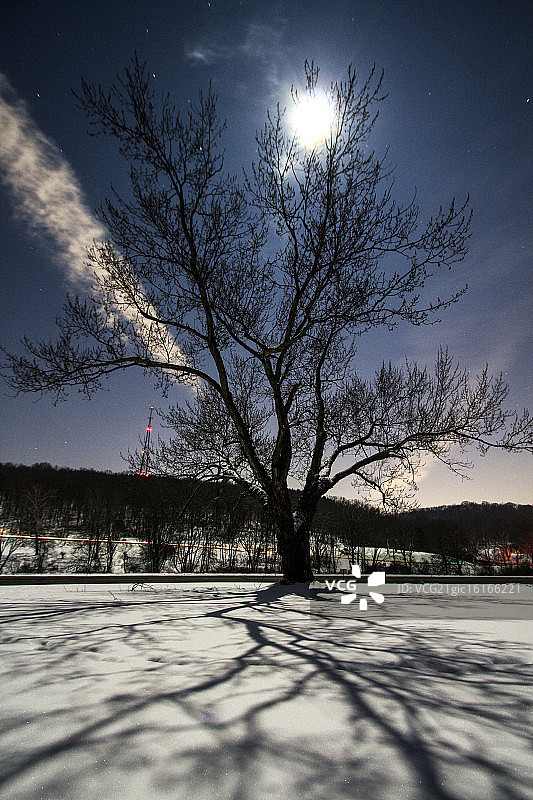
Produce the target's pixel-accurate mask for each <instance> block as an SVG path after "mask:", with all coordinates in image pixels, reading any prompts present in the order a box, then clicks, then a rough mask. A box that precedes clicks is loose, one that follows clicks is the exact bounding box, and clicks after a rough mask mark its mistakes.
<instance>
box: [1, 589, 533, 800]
mask: <svg viewBox="0 0 533 800" xmlns="http://www.w3.org/2000/svg"><path fill="white" fill-rule="evenodd" d="M156 594H157V596H154V592H153V591H149V590H148V589H146V590H141V591H137V592H130V593H126V592H123V593H122V594H118V593H117V594H115V595H113V596H112V597H111V598H110V597H109V594H106V593H105V591H104V590H102V599H101V600H100V601H98V600H97V599H95V597H94V596H93V595H91V597H87V599H86V600H85V601H84V599H83V598H72V599H71V598H70V597H69V598H68V601H63V602H62V603H56V604H54V603H53V602H52V601H50V602H48V603H47V604H46V605H45V606H44V607H42V608H36V607H35V605H33V606H32V604H31V602H27V603H26V604H24V605H19V606H17V607H16V608H13V613H12V614H11V615H10V614H9V612H6V613H5V615H4V624H3V626H2V631H1V632H2V639H1V642H0V646H1V647H2V653H3V665H4V666H3V667H2V672H1V680H2V685H3V688H4V691H5V694H4V697H5V700H4V703H3V706H4V708H3V711H4V713H3V720H4V722H3V726H2V733H1V736H0V746H1V748H2V753H3V756H4V758H3V763H4V766H3V767H2V768H1V770H0V796H1V797H2V798H3V800H8V798H9V800H11V799H12V800H22V799H24V800H37V798H54V800H61V799H62V798H67V797H71V796H75V797H77V798H79V800H84V798H87V799H88V798H91V800H92V799H93V798H95V800H97V799H98V798H113V800H115V799H116V800H120V799H121V798H123V797H124V798H129V799H131V800H134V799H135V798H137V797H151V798H153V800H159V798H162V799H163V798H178V797H187V798H190V800H195V799H196V798H198V799H200V798H201V800H205V799H206V798H209V797H212V796H217V797H221V798H227V800H263V798H266V797H268V796H270V794H272V795H273V796H276V797H277V798H278V799H279V800H281V799H282V798H283V799H284V798H291V800H295V798H300V797H301V798H309V799H311V800H314V798H317V799H318V798H321V799H322V798H325V797H329V798H335V800H344V798H346V799H347V798H350V800H353V798H359V797H360V798H372V799H373V800H382V799H383V800H384V799H385V798H391V800H392V798H395V799H396V800H403V798H405V799H406V800H407V799H409V800H411V799H413V800H415V798H416V800H464V799H465V798H479V797H483V798H484V799H486V800H491V799H492V798H494V800H496V798H498V800H525V799H526V798H531V797H533V793H532V792H531V785H530V783H529V782H528V776H527V774H526V770H527V768H528V766H529V762H528V757H530V755H531V750H532V748H533V734H532V731H531V705H532V703H531V696H530V695H529V696H528V694H527V691H528V689H527V687H528V685H530V682H531V674H532V669H531V663H528V660H529V662H530V661H531V657H530V656H529V658H528V654H527V652H526V651H525V648H524V646H520V645H516V644H512V643H508V642H501V641H490V640H487V639H486V638H485V637H484V636H483V634H482V633H480V635H479V636H477V637H476V636H472V634H471V633H467V632H461V631H458V630H454V629H453V627H454V626H453V623H451V622H450V623H449V624H439V625H437V624H433V623H431V622H429V621H426V622H425V624H424V626H420V625H417V624H416V622H412V621H410V622H406V621H403V620H393V619H388V618H387V617H386V616H385V615H383V616H379V615H378V614H377V613H376V614H374V615H373V616H372V615H367V616H365V615H364V614H361V613H360V612H358V611H357V610H354V611H353V614H352V616H350V617H346V616H345V617H344V618H338V617H337V616H335V614H334V613H333V612H334V610H335V609H338V607H339V604H338V598H336V597H334V596H331V597H330V598H328V599H326V601H324V598H323V597H322V601H323V602H315V601H316V600H317V599H320V597H319V595H318V594H317V593H316V591H315V590H314V589H311V590H309V588H308V587H307V586H306V585H296V586H281V585H279V584H271V585H269V586H268V587H267V588H262V587H254V586H251V585H249V584H245V585H244V586H241V587H237V588H233V587H225V586H221V585H217V586H216V587H209V586H205V587H192V586H191V587H188V588H186V589H180V590H179V591H178V590H176V589H172V590H170V589H161V590H158V591H157V593H156ZM328 600H329V605H328Z"/></svg>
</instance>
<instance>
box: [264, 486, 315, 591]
mask: <svg viewBox="0 0 533 800" xmlns="http://www.w3.org/2000/svg"><path fill="white" fill-rule="evenodd" d="M270 513H271V516H272V522H273V527H274V533H275V535H276V542H277V550H278V554H279V557H280V560H281V570H282V572H283V582H284V583H306V582H309V581H312V580H313V570H312V569H311V552H310V530H311V525H310V520H308V519H307V515H306V517H305V518H304V519H302V517H301V515H299V514H298V513H297V514H296V520H295V518H294V516H293V513H292V509H291V507H290V499H289V498H287V502H279V503H276V502H274V503H271V504H270Z"/></svg>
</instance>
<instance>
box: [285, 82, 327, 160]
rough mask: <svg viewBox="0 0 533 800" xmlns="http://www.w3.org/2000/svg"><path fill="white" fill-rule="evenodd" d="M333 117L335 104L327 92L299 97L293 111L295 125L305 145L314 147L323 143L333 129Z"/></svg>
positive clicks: (299, 137)
mask: <svg viewBox="0 0 533 800" xmlns="http://www.w3.org/2000/svg"><path fill="white" fill-rule="evenodd" d="M333 117H334V112H333V105H332V103H331V101H330V99H329V98H328V97H327V96H326V95H325V94H315V95H305V96H303V97H301V98H298V102H297V103H296V105H295V108H294V113H293V125H294V130H295V133H296V136H297V137H298V139H299V140H300V142H301V143H302V144H303V146H304V147H308V148H309V149H313V148H315V147H318V146H319V145H321V144H322V142H323V141H324V140H325V139H326V138H327V136H328V135H329V133H330V131H331V126H332V124H333Z"/></svg>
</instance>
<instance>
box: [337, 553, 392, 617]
mask: <svg viewBox="0 0 533 800" xmlns="http://www.w3.org/2000/svg"><path fill="white" fill-rule="evenodd" d="M352 575H353V576H354V578H360V577H361V567H360V566H359V565H358V564H352ZM384 583H385V573H384V572H372V574H371V575H369V576H368V581H367V585H368V586H383V585H384ZM326 586H327V588H328V591H330V592H332V591H333V590H334V589H338V590H339V591H340V592H343V595H342V596H341V603H343V604H347V603H353V601H354V600H355V599H356V597H357V584H356V582H355V581H352V580H347V581H345V580H342V579H341V580H340V581H326ZM369 595H370V597H371V598H372V600H374V601H375V602H376V603H382V602H383V601H384V600H385V597H384V596H383V595H382V594H381V592H369ZM359 608H360V609H361V611H366V610H367V608H368V602H367V599H366V597H361V598H360V600H359Z"/></svg>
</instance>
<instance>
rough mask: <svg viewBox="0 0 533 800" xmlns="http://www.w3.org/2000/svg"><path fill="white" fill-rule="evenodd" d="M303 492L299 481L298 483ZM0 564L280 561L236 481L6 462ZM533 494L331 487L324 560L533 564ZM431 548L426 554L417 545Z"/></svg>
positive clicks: (258, 512) (3, 567)
mask: <svg viewBox="0 0 533 800" xmlns="http://www.w3.org/2000/svg"><path fill="white" fill-rule="evenodd" d="M294 497H295V499H296V492H295V493H294ZM0 528H1V530H0V571H9V572H16V571H20V572H50V571H56V570H57V571H64V572H74V571H77V572H119V571H124V572H139V571H143V572H145V571H146V572H163V571H171V572H172V571H176V572H215V571H221V572H244V571H246V572H277V571H278V570H279V564H278V558H277V554H276V546H275V541H274V536H273V533H272V527H271V524H270V522H269V519H268V516H267V514H266V513H265V509H264V508H262V506H261V505H260V504H259V503H258V502H257V501H255V500H254V499H253V498H251V497H250V496H249V495H248V494H247V493H245V492H243V491H242V490H241V489H240V488H238V487H236V486H235V485H233V484H231V483H228V482H225V483H221V484H209V483H202V482H200V481H184V480H177V479H174V478H169V477H157V476H151V477H149V478H142V477H139V476H137V475H131V474H125V473H124V474H111V473H102V472H95V471H91V470H71V469H65V468H54V467H52V466H51V465H50V464H34V465H33V466H32V467H27V466H20V465H13V464H0ZM532 531H533V506H516V505H513V504H505V505H494V504H488V503H483V504H481V505H479V504H474V503H463V504H462V505H460V506H448V507H442V508H433V509H422V510H416V511H411V512H409V513H405V514H396V515H392V514H387V513H384V512H383V511H381V510H379V509H376V508H374V507H371V506H368V505H365V504H363V503H360V502H357V501H348V500H342V499H334V498H323V500H322V501H321V503H320V506H319V509H318V512H317V515H316V517H315V521H314V527H313V532H312V542H311V546H312V562H313V569H314V570H315V572H333V571H336V570H337V569H338V568H339V565H340V564H341V562H343V563H344V564H346V563H359V564H360V565H361V566H362V567H363V569H372V568H374V567H376V566H377V565H378V564H379V565H380V568H385V569H389V570H390V571H392V572H413V571H426V572H432V573H435V572H441V573H444V572H451V573H457V572H459V573H461V572H463V571H465V570H466V569H470V568H471V565H473V564H476V565H477V566H476V569H477V570H485V571H490V570H492V569H498V570H501V569H507V570H510V569H513V570H518V571H521V572H525V571H527V570H528V569H530V563H531V555H532V552H533V535H532ZM420 552H423V553H427V554H428V555H427V556H426V557H425V559H421V557H420V555H419V553H420Z"/></svg>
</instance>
